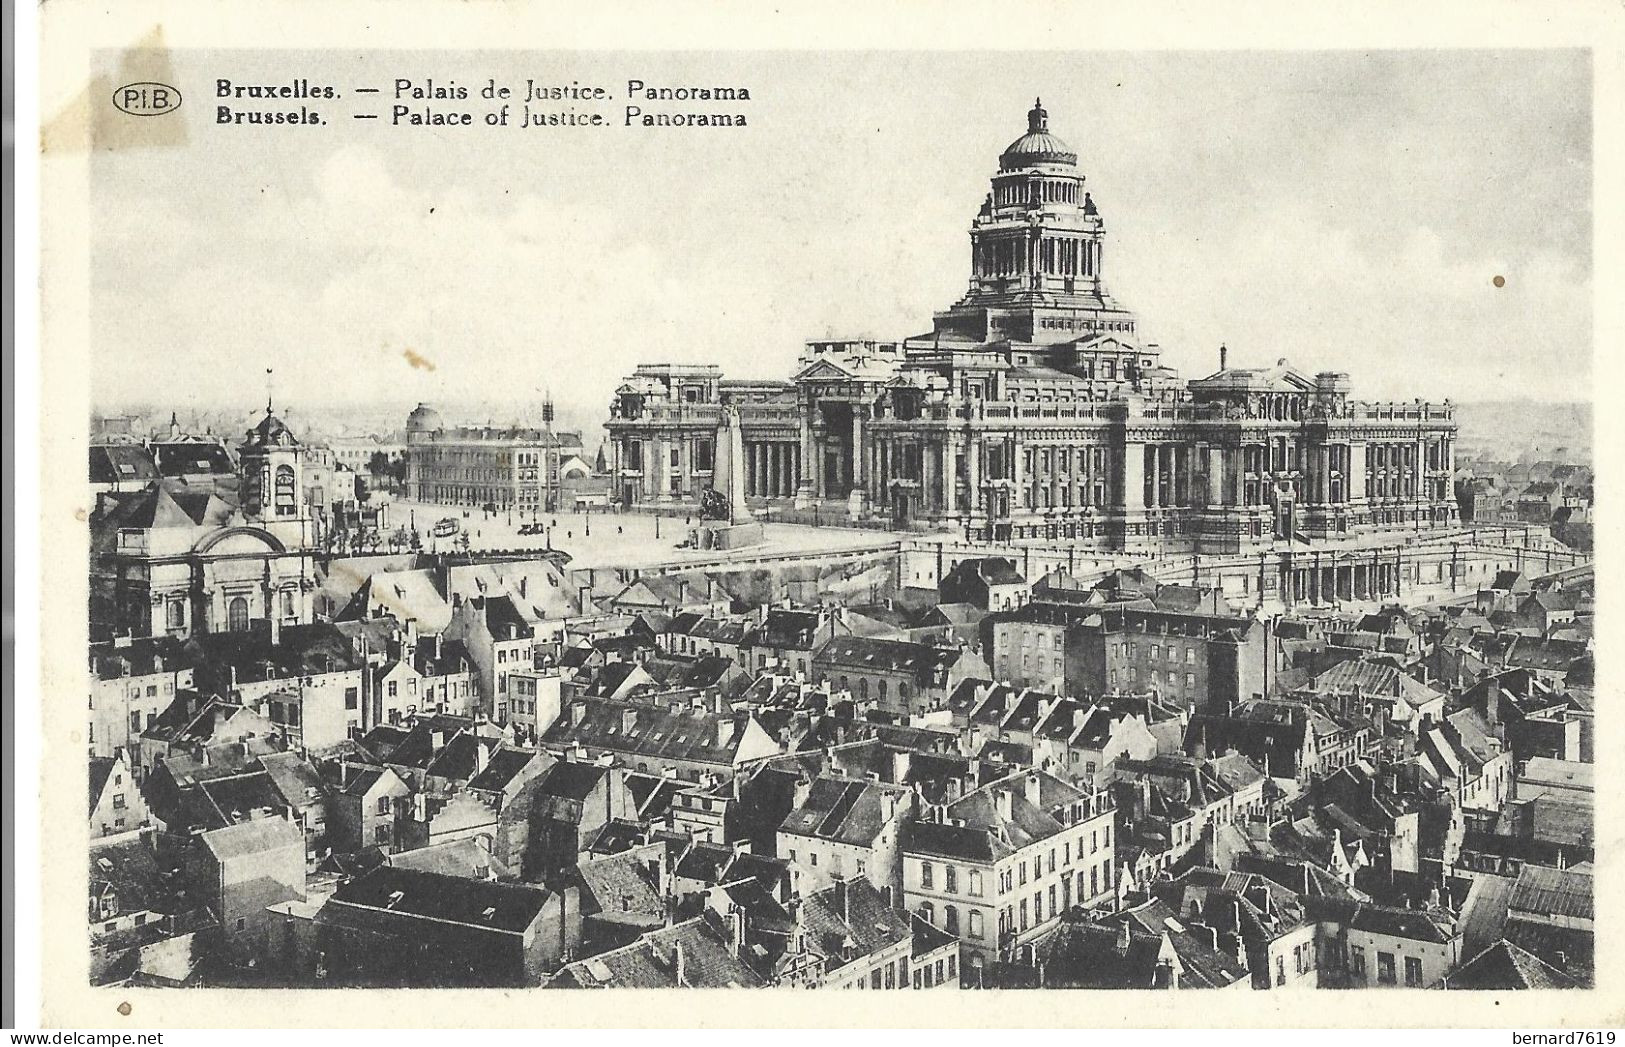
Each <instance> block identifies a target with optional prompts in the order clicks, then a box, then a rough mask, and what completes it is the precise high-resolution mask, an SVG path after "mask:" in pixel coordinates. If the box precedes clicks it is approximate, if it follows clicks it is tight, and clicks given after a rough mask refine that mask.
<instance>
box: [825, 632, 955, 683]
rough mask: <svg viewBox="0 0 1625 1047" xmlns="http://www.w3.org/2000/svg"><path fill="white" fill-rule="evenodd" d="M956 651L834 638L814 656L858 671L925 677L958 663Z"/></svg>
mask: <svg viewBox="0 0 1625 1047" xmlns="http://www.w3.org/2000/svg"><path fill="white" fill-rule="evenodd" d="M961 653H962V652H961V651H960V650H959V649H957V648H948V647H934V646H931V645H929V644H922V643H911V642H909V641H906V640H884V639H879V638H877V637H866V636H837V637H835V638H833V639H831V640H830V641H829V642H828V643H826V644H825V645H824V646H823V647H821V648H820V649H819V651H818V653H817V654H816V655H815V656H814V658H815V660H816V661H818V662H819V663H820V664H823V665H830V666H834V667H836V668H853V669H856V670H859V671H873V672H888V673H912V674H914V675H915V676H916V677H921V676H925V675H927V674H930V673H932V672H935V671H937V670H941V669H946V668H948V667H949V666H951V665H953V664H954V663H955V662H957V661H959V658H960V655H961Z"/></svg>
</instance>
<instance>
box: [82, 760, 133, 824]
mask: <svg viewBox="0 0 1625 1047" xmlns="http://www.w3.org/2000/svg"><path fill="white" fill-rule="evenodd" d="M123 763H124V760H123V758H122V757H120V758H114V757H110V756H92V757H91V758H90V810H89V811H88V812H87V813H89V814H95V813H96V805H97V804H98V803H100V802H101V799H102V793H103V792H105V791H106V790H107V780H108V779H109V778H111V777H112V776H113V768H115V767H119V766H121V765H122V764H123Z"/></svg>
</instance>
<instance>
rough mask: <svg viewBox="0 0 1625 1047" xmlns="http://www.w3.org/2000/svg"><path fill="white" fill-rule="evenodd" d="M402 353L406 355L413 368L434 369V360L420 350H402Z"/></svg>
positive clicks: (421, 369) (420, 369)
mask: <svg viewBox="0 0 1625 1047" xmlns="http://www.w3.org/2000/svg"><path fill="white" fill-rule="evenodd" d="M401 355H402V356H404V357H406V362H407V363H409V364H411V365H412V366H413V368H415V369H416V370H419V371H432V370H434V361H433V360H431V359H429V358H428V357H427V356H424V355H423V354H422V353H420V352H418V351H417V350H416V349H405V350H402V352H401Z"/></svg>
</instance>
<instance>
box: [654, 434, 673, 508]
mask: <svg viewBox="0 0 1625 1047" xmlns="http://www.w3.org/2000/svg"><path fill="white" fill-rule="evenodd" d="M654 451H655V462H654V496H655V497H656V498H665V497H666V495H667V494H668V493H669V492H670V491H671V484H670V483H669V482H668V474H669V473H670V470H671V448H670V446H669V445H668V444H667V443H666V441H665V440H664V439H660V440H656V441H654Z"/></svg>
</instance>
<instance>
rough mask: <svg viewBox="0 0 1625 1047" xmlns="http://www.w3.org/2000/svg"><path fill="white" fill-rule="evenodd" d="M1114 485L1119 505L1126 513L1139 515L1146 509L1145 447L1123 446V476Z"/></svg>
mask: <svg viewBox="0 0 1625 1047" xmlns="http://www.w3.org/2000/svg"><path fill="white" fill-rule="evenodd" d="M1117 481H1118V482H1117V483H1116V484H1114V485H1113V487H1114V489H1115V490H1116V491H1117V504H1118V505H1121V506H1122V507H1123V511H1124V512H1125V513H1137V512H1139V511H1141V510H1142V509H1144V508H1145V445H1144V444H1140V443H1125V444H1124V445H1123V467H1122V475H1121V476H1119V477H1118V478H1117Z"/></svg>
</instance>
